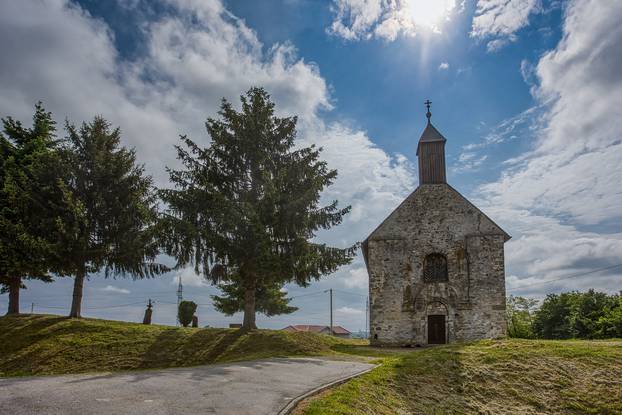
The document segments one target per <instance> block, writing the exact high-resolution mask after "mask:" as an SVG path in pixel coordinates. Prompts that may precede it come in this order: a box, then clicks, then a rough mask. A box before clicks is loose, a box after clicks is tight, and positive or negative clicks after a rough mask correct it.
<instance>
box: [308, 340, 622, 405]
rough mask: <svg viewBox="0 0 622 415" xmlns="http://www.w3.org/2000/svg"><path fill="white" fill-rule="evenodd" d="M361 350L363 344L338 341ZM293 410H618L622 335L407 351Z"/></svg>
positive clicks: (389, 355)
mask: <svg viewBox="0 0 622 415" xmlns="http://www.w3.org/2000/svg"><path fill="white" fill-rule="evenodd" d="M336 348H337V349H340V350H342V351H344V352H345V351H348V350H349V351H351V352H353V353H355V354H365V349H366V348H365V347H360V346H348V345H341V346H336ZM367 349H368V352H367V355H376V356H377V357H379V358H380V359H381V360H382V365H381V366H379V367H378V368H376V369H374V370H373V371H371V372H370V373H368V374H366V375H363V376H361V377H359V378H356V379H354V380H352V381H350V382H348V383H347V384H344V385H341V386H339V387H337V388H335V389H333V390H331V391H329V392H327V393H324V394H322V395H321V396H319V397H318V398H317V399H311V400H309V401H307V402H305V403H304V404H303V405H301V407H300V408H299V410H298V411H297V412H296V413H297V414H307V415H319V414H322V415H324V414H378V415H385V414H386V415H389V414H474V413H478V414H540V413H547V414H622V340H609V341H580V340H572V341H539V340H518V339H506V340H494V341H493V340H487V341H479V342H475V343H470V344H458V345H448V346H441V347H433V348H425V349H420V350H414V351H410V352H404V351H395V350H383V349H380V350H379V351H378V349H373V348H367Z"/></svg>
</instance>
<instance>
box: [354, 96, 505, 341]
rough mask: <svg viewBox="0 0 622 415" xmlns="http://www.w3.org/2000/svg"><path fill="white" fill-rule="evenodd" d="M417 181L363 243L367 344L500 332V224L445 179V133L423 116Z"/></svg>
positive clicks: (464, 337) (502, 293) (502, 313)
mask: <svg viewBox="0 0 622 415" xmlns="http://www.w3.org/2000/svg"><path fill="white" fill-rule="evenodd" d="M426 104H427V105H428V113H427V114H426V115H427V118H428V124H427V126H426V128H425V131H424V132H423V134H422V135H421V138H420V140H419V144H418V147H417V156H418V158H419V187H417V189H416V190H415V191H414V192H413V193H411V194H410V196H408V197H407V198H406V200H404V201H403V202H402V203H401V204H400V205H399V206H398V207H397V208H396V209H395V210H394V211H393V213H391V214H390V215H389V217H387V218H386V219H385V220H384V221H383V222H382V223H381V224H380V225H379V226H378V227H377V228H376V229H375V230H374V231H373V232H372V233H371V235H369V237H368V238H367V239H366V240H365V241H364V242H363V245H362V248H363V256H364V258H365V264H366V266H367V272H368V273H369V300H370V322H371V324H370V330H371V337H370V339H371V343H372V345H396V346H400V345H401V346H406V345H417V344H434V343H447V342H452V341H465V340H466V341H468V340H475V339H483V338H494V337H499V336H503V335H505V332H506V325H505V272H504V258H503V244H504V243H505V242H506V241H507V240H508V239H510V235H508V234H507V233H506V232H505V231H504V230H503V229H501V228H500V227H499V226H498V225H497V224H496V223H494V222H493V221H492V220H491V219H490V218H489V217H488V216H486V215H485V214H484V213H483V212H482V211H480V210H479V209H478V208H477V207H475V206H474V205H473V204H472V203H471V202H469V201H468V200H467V199H466V198H464V197H463V196H462V195H461V194H460V193H458V191H456V190H455V189H454V188H453V187H451V186H450V185H449V184H447V180H446V177H445V141H446V140H445V138H444V137H443V136H442V135H441V133H439V132H438V130H437V129H436V128H434V126H433V125H432V123H431V122H430V116H431V114H430V111H429V104H430V103H429V102H426Z"/></svg>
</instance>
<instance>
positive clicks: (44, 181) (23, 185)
mask: <svg viewBox="0 0 622 415" xmlns="http://www.w3.org/2000/svg"><path fill="white" fill-rule="evenodd" d="M2 123H3V127H4V134H0V286H1V288H0V290H1V291H3V292H6V291H8V292H9V307H8V313H9V314H16V313H19V292H20V289H21V288H24V287H25V285H24V282H23V281H24V280H25V279H38V280H42V281H45V282H50V281H52V276H51V275H50V271H57V272H60V270H59V269H58V267H57V265H58V263H57V261H56V260H57V256H56V254H55V248H56V247H55V236H56V235H57V234H58V230H59V228H60V223H61V222H60V220H59V219H60V218H61V217H62V216H63V212H62V211H63V209H65V208H66V206H65V204H64V192H63V188H62V175H63V172H64V169H63V167H62V165H61V159H60V157H59V148H58V141H57V140H56V136H55V131H56V128H55V122H54V120H53V119H52V114H51V113H49V112H46V111H45V110H44V108H43V106H42V104H41V103H38V104H37V105H36V107H35V113H34V115H33V126H32V127H31V128H26V127H24V126H23V125H22V124H21V123H20V122H19V121H16V120H14V119H13V118H11V117H7V118H6V119H3V120H2Z"/></svg>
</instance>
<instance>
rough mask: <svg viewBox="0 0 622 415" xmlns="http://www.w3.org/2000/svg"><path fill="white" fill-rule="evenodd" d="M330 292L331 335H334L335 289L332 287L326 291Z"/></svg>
mask: <svg viewBox="0 0 622 415" xmlns="http://www.w3.org/2000/svg"><path fill="white" fill-rule="evenodd" d="M324 292H325V293H330V335H331V336H332V335H333V289H332V288H330V289H328V290H325V291H324Z"/></svg>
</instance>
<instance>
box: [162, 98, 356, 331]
mask: <svg viewBox="0 0 622 415" xmlns="http://www.w3.org/2000/svg"><path fill="white" fill-rule="evenodd" d="M241 101H242V110H241V111H240V112H238V111H236V110H235V109H234V108H233V106H232V105H231V104H230V103H229V102H227V101H226V100H224V99H223V101H222V105H221V110H220V112H219V115H220V119H212V118H208V120H207V123H206V127H207V132H208V134H209V136H210V137H211V140H212V141H211V144H210V145H209V147H207V148H202V147H200V146H199V145H197V144H196V143H195V142H193V141H192V140H191V139H189V138H187V137H186V136H182V137H181V140H182V145H180V146H177V147H176V148H177V153H178V158H179V160H181V162H182V164H183V169H181V170H169V174H170V179H171V181H172V183H173V184H174V185H175V189H169V190H165V191H162V192H161V196H162V199H163V200H164V201H165V202H166V203H167V204H168V212H167V215H166V216H165V218H164V223H165V224H166V226H167V229H168V232H166V235H167V238H166V240H165V242H166V247H167V250H168V252H169V253H170V254H171V255H173V256H175V257H176V258H177V266H178V267H181V266H186V265H188V264H194V267H195V271H196V272H200V273H202V274H203V275H204V276H206V277H207V278H208V279H210V280H211V281H212V282H213V283H217V284H218V283H220V284H234V285H225V286H224V288H225V289H224V294H225V295H224V297H222V300H218V299H217V306H218V304H220V308H221V310H224V311H225V312H228V310H229V311H230V310H233V309H235V308H241V307H242V305H243V311H244V320H243V325H242V328H243V329H244V330H248V329H253V328H256V324H255V313H256V311H257V310H258V309H259V310H261V311H264V312H266V311H268V310H269V308H267V307H266V308H264V305H262V304H261V302H260V303H259V307H258V301H257V300H258V298H260V299H261V297H258V293H259V294H260V295H267V296H268V297H267V298H268V299H269V300H270V301H271V302H272V303H278V302H279V298H278V295H277V294H275V292H278V289H279V288H280V287H282V286H283V284H284V283H288V282H295V283H297V284H299V285H301V286H306V285H307V284H309V282H310V281H311V280H317V279H319V278H320V277H321V276H323V275H326V274H329V273H331V272H333V271H335V270H336V269H337V268H338V267H339V266H341V265H344V264H348V263H350V262H351V260H352V258H353V256H354V255H355V250H356V247H355V246H353V247H349V248H346V249H340V248H335V247H330V246H327V245H326V244H322V243H317V242H312V239H313V238H314V236H315V233H316V232H317V231H318V230H319V229H329V228H331V227H332V226H334V225H337V224H339V223H340V222H341V221H342V218H343V216H344V215H345V214H347V213H348V211H349V210H350V207H346V208H344V209H339V208H338V207H337V201H334V202H332V203H331V204H329V205H328V206H320V193H321V192H322V190H323V189H324V188H325V187H326V186H329V185H330V184H331V183H332V182H333V180H334V179H335V177H336V176H337V171H336V170H330V169H328V167H327V165H326V163H325V162H324V161H321V160H320V158H319V156H320V150H319V149H317V148H315V147H313V146H312V147H307V148H295V143H294V140H295V136H296V121H297V119H296V117H291V118H277V117H275V116H274V104H273V103H272V102H271V101H270V97H269V95H268V94H267V93H266V92H265V91H264V90H263V89H261V88H251V89H250V90H249V91H248V92H247V93H246V96H242V97H241ZM261 293H263V294H261ZM264 299H265V298H264ZM282 301H286V303H285V306H287V300H286V299H283V298H281V305H283V304H282ZM273 311H275V312H284V311H285V312H286V311H287V308H286V307H285V308H283V307H281V309H280V310H279V309H275V310H273ZM268 312H272V311H268Z"/></svg>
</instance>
